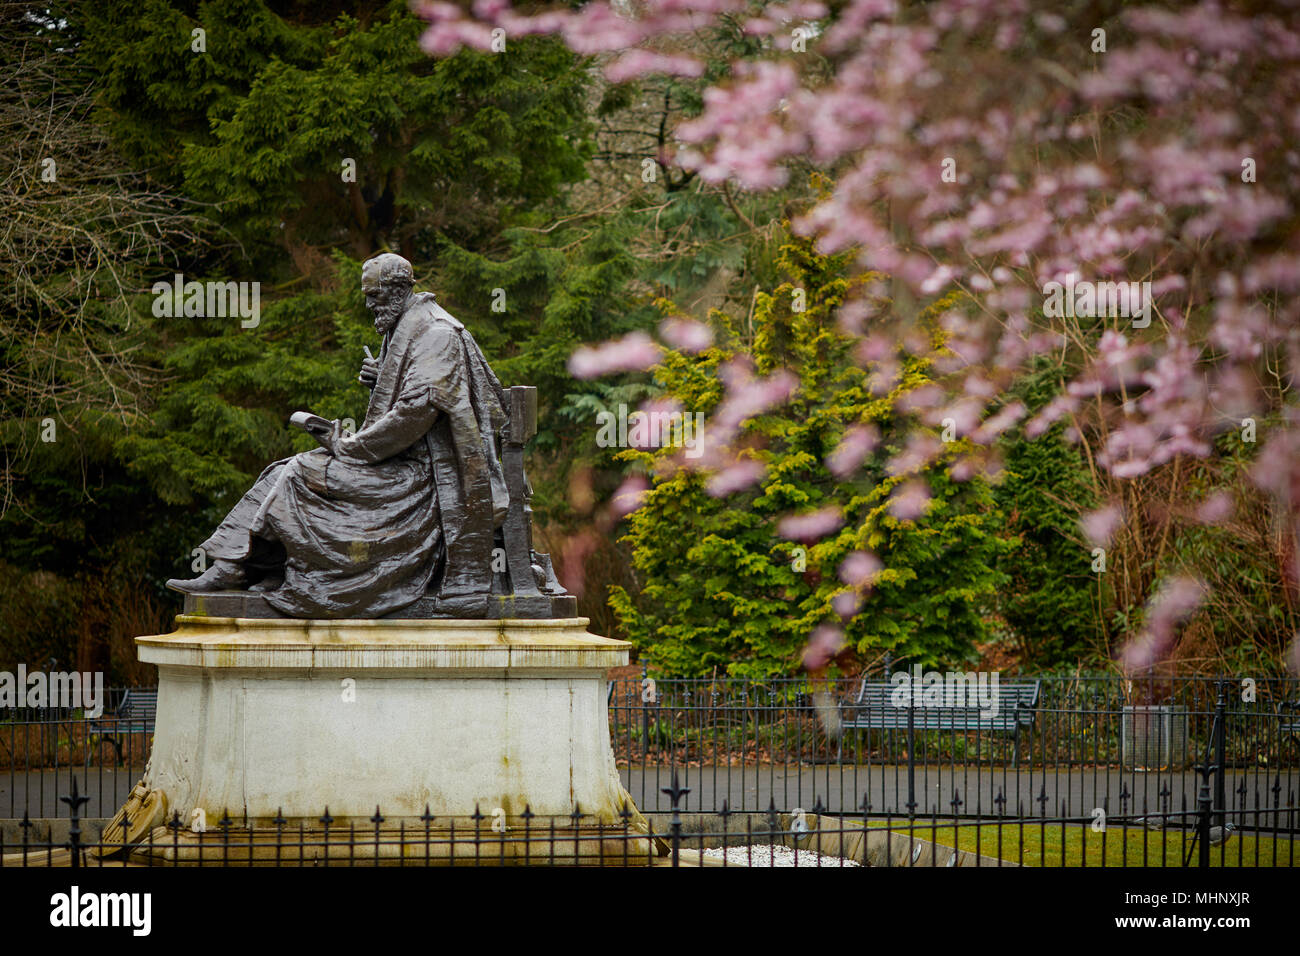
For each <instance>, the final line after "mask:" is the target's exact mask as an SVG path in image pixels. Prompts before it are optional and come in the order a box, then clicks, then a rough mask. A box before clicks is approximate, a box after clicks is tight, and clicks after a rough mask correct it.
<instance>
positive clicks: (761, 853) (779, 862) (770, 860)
mask: <svg viewBox="0 0 1300 956" xmlns="http://www.w3.org/2000/svg"><path fill="white" fill-rule="evenodd" d="M704 855H705V856H706V857H709V858H710V859H714V860H721V859H722V848H721V847H715V848H714V849H712V850H705V851H704ZM727 865H728V866H755V867H757V866H800V867H803V866H822V867H830V866H860V865H861V864H859V863H855V862H854V861H853V860H845V859H841V858H840V857H838V856H825V855H823V854H820V853H813V852H812V851H811V850H800V851H799V861H798V862H797V863H796V862H795V853H794V850H792V849H790V848H789V847H788V846H773V845H771V844H769V843H762V844H755V845H753V846H729V847H727Z"/></svg>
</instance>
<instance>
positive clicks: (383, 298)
mask: <svg viewBox="0 0 1300 956" xmlns="http://www.w3.org/2000/svg"><path fill="white" fill-rule="evenodd" d="M361 291H362V292H364V293H365V295H366V308H367V309H369V310H370V314H371V315H373V316H374V317H375V331H376V332H378V333H379V334H380V335H386V334H387V333H389V332H391V331H392V330H393V327H394V326H396V325H397V320H398V319H400V318H401V317H402V311H403V309H404V308H405V306H406V299H407V296H408V295H409V294H410V292H411V290H410V287H409V286H407V285H406V284H404V283H401V282H392V281H389V282H380V281H377V280H376V281H374V282H367V281H365V280H363V281H362V283H361Z"/></svg>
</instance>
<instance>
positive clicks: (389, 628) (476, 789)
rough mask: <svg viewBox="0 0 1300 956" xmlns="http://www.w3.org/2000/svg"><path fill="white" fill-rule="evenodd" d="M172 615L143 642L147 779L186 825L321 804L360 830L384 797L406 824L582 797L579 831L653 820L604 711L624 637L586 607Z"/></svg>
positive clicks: (295, 818) (303, 821)
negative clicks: (589, 615) (293, 616)
mask: <svg viewBox="0 0 1300 956" xmlns="http://www.w3.org/2000/svg"><path fill="white" fill-rule="evenodd" d="M177 622H178V625H179V627H178V629H177V630H176V631H175V632H174V633H171V634H163V635H156V636H152V637H140V638H137V639H136V643H137V644H138V645H139V656H140V660H142V661H145V662H147V663H150V664H156V665H157V666H158V716H157V728H156V731H155V735H154V743H153V755H152V758H151V759H150V762H149V766H148V768H147V769H146V772H145V778H144V780H143V785H144V788H145V790H146V791H148V792H149V793H151V794H157V793H159V792H161V794H163V795H164V799H163V802H164V803H165V806H166V816H167V817H168V818H169V819H170V818H173V815H174V814H175V813H179V814H180V819H181V821H182V823H183V824H184V825H185V827H186V828H187V830H188V829H189V827H190V825H191V823H192V822H193V821H194V820H195V819H202V818H205V819H206V823H207V826H208V827H209V828H212V827H214V826H215V825H216V823H217V821H219V820H220V819H221V818H222V815H223V814H228V815H229V818H230V819H232V820H235V821H237V822H238V823H240V824H241V825H243V826H246V827H250V828H254V829H258V828H266V827H270V826H271V825H272V821H274V820H276V818H277V815H278V816H279V819H280V820H283V821H287V822H288V825H290V826H292V827H297V826H298V825H304V826H307V827H319V825H320V824H319V820H320V818H321V817H322V815H323V814H324V813H325V811H326V809H328V812H329V815H330V817H331V818H332V820H333V821H336V823H335V825H336V826H346V825H348V824H350V823H351V824H355V826H356V829H357V831H358V832H361V833H365V832H367V831H369V830H372V829H373V827H374V824H373V823H372V822H370V821H371V819H372V817H373V816H374V814H375V809H376V807H378V808H379V810H380V812H381V813H382V815H383V817H384V820H385V823H384V826H385V827H386V828H392V827H397V826H398V825H399V822H402V823H404V824H405V826H406V827H407V829H408V832H409V830H410V829H411V828H412V827H413V826H414V827H415V828H422V827H423V826H424V824H422V823H418V822H415V821H418V820H419V818H421V817H422V816H423V815H425V814H426V813H428V814H431V815H432V816H433V818H434V823H433V826H435V827H446V826H448V825H449V824H450V823H451V821H452V819H453V818H454V819H455V821H456V822H455V826H456V828H457V829H458V830H460V831H461V832H464V828H465V827H466V822H465V821H466V819H467V818H469V817H470V816H471V815H472V814H474V813H475V811H476V809H477V811H478V812H479V813H480V814H482V815H483V817H484V818H485V819H484V821H483V823H482V828H483V831H484V832H485V833H487V832H490V827H491V825H492V823H493V822H494V814H495V817H496V818H498V819H500V818H504V819H505V821H506V824H507V825H508V827H509V828H510V830H511V831H517V829H518V828H520V827H522V826H525V825H526V824H524V822H523V821H522V819H521V815H522V814H523V813H524V808H525V807H528V808H529V809H530V810H531V811H532V813H533V814H536V815H538V816H539V817H547V816H553V817H556V818H561V817H562V818H566V819H567V818H568V817H569V815H570V814H571V813H572V812H573V810H574V807H575V805H577V806H579V807H580V808H581V812H582V814H583V817H582V818H581V828H582V829H584V831H585V828H587V827H597V826H600V827H603V828H606V829H608V828H610V827H616V828H619V829H621V828H622V827H623V825H624V821H625V818H624V817H622V816H620V812H621V811H622V810H623V808H624V806H625V805H626V806H627V807H628V808H629V809H630V810H631V811H632V814H633V817H632V829H633V830H634V831H639V832H645V829H644V828H645V823H644V820H643V819H642V818H641V817H640V815H639V814H637V813H636V812H635V808H634V807H632V802H631V799H630V798H629V797H628V795H627V793H626V791H625V790H624V789H623V787H622V784H621V782H620V780H619V777H618V772H617V770H616V768H615V765H614V756H613V751H612V749H611V747H610V739H609V723H608V713H607V710H606V697H607V692H608V684H607V681H606V678H605V673H606V671H607V670H608V669H609V668H611V667H615V666H618V665H622V664H626V663H627V660H628V648H629V645H628V644H627V643H626V642H624V641H616V640H611V639H609V638H604V637H597V636H595V635H592V634H588V633H587V631H586V625H587V623H588V622H587V619H586V618H567V619H561V620H483V621H453V620H423V621H416V620H401V621H397V620H378V621H303V620H286V619H275V620H267V619H249V618H216V617H206V616H197V615H181V616H179V617H178V618H177ZM155 800H157V798H156V797H155ZM196 810H198V811H202V814H201V817H200V815H199V814H197V813H196V812H195V811H196ZM283 825H284V824H281V826H283ZM539 825H545V824H542V823H541V821H540V820H539V821H538V822H537V823H533V824H532V826H539ZM533 852H534V854H535V853H536V850H534V851H533ZM619 852H622V849H621V848H620V850H619Z"/></svg>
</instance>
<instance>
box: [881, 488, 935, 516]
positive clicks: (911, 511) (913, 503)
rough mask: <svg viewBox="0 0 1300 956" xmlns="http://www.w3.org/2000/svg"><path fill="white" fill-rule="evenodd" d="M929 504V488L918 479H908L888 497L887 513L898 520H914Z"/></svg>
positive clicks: (923, 512) (922, 513)
mask: <svg viewBox="0 0 1300 956" xmlns="http://www.w3.org/2000/svg"><path fill="white" fill-rule="evenodd" d="M929 504H930V489H929V488H928V487H927V486H926V485H925V484H924V483H923V482H920V481H909V482H907V483H905V484H903V485H900V486H899V487H898V488H895V489H894V493H893V494H892V495H891V496H890V498H889V513H890V514H891V515H893V516H894V517H895V518H897V519H898V520H899V521H915V520H916V519H918V518H920V517H921V516H923V515H924V514H925V511H926V508H927V507H929Z"/></svg>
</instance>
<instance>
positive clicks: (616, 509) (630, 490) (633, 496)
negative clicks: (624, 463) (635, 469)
mask: <svg viewBox="0 0 1300 956" xmlns="http://www.w3.org/2000/svg"><path fill="white" fill-rule="evenodd" d="M649 490H650V484H649V482H647V481H646V479H645V478H644V477H643V476H641V475H632V476H631V477H629V478H627V479H625V480H624V482H623V483H622V484H621V485H619V486H618V488H617V489H616V490H615V492H614V494H613V495H612V496H611V497H610V502H609V507H610V511H611V513H612V514H613V515H614V517H615V519H618V518H624V517H626V516H627V515H630V514H631V513H632V512H633V511H636V509H637V508H640V507H641V505H642V504H643V503H644V501H645V496H646V493H647V492H648V491H649Z"/></svg>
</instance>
